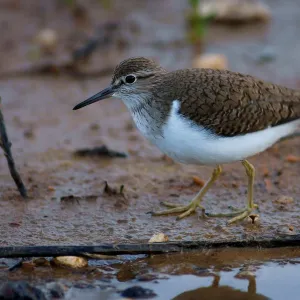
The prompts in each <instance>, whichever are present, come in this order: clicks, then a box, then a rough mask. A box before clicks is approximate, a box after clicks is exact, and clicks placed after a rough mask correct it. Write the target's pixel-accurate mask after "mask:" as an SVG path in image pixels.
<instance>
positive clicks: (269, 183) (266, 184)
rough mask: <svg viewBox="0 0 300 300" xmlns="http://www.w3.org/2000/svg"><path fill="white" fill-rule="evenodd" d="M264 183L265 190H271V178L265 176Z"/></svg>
mask: <svg viewBox="0 0 300 300" xmlns="http://www.w3.org/2000/svg"><path fill="white" fill-rule="evenodd" d="M264 183H265V186H266V190H267V191H268V192H271V191H272V189H273V184H272V181H271V179H268V178H265V179H264Z"/></svg>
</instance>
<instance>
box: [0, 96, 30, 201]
mask: <svg viewBox="0 0 300 300" xmlns="http://www.w3.org/2000/svg"><path fill="white" fill-rule="evenodd" d="M0 140H1V141H0V146H1V148H2V149H3V151H4V154H5V157H6V160H7V163H8V167H9V171H10V174H11V176H12V178H13V180H14V181H15V183H16V185H17V188H18V190H19V192H20V194H21V196H22V197H24V198H26V197H27V191H26V188H25V186H24V184H23V181H22V179H21V176H20V175H19V173H18V171H17V169H16V166H15V162H14V159H13V156H12V153H11V142H10V141H9V139H8V136H7V132H6V127H5V123H4V118H3V114H2V111H1V97H0Z"/></svg>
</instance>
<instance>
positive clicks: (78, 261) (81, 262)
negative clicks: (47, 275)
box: [51, 256, 88, 268]
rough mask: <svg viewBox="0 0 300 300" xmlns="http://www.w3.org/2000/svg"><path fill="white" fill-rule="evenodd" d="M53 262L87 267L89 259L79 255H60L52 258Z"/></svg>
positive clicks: (67, 265) (58, 264)
mask: <svg viewBox="0 0 300 300" xmlns="http://www.w3.org/2000/svg"><path fill="white" fill-rule="evenodd" d="M51 262H52V263H53V264H55V265H57V266H62V267H70V268H85V267H87V266H88V261H87V259H85V258H83V257H77V256H58V257H55V258H53V259H52V261H51Z"/></svg>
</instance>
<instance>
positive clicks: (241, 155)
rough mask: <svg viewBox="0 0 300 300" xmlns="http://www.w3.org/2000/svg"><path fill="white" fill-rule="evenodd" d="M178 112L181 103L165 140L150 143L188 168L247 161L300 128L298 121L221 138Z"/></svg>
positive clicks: (175, 105)
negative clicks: (197, 165)
mask: <svg viewBox="0 0 300 300" xmlns="http://www.w3.org/2000/svg"><path fill="white" fill-rule="evenodd" d="M178 109H179V101H174V102H173V107H172V111H171V114H170V116H169V118H168V120H167V123H166V124H165V125H164V128H163V136H164V137H160V138H156V139H151V138H150V140H151V141H152V142H153V143H155V144H156V145H157V147H159V148H160V150H161V151H162V152H164V153H165V154H167V155H168V156H170V157H171V158H173V159H174V160H176V161H179V162H182V163H186V164H204V165H211V164H222V163H229V162H234V161H239V160H242V159H245V158H247V157H249V156H252V155H255V154H257V153H259V152H262V151H264V150H266V149H267V148H269V147H270V146H272V145H273V144H274V143H275V142H277V141H278V140H279V139H281V138H283V137H285V136H287V135H289V134H292V133H293V132H295V131H296V130H297V128H299V125H300V120H297V121H293V122H290V123H287V124H284V125H280V126H277V127H270V128H267V129H264V130H261V131H258V132H254V133H248V134H246V135H242V136H236V137H218V136H216V135H214V134H211V133H210V132H209V131H208V130H206V129H204V128H200V127H198V126H197V127H196V126H195V125H194V124H193V123H192V122H190V121H188V120H186V119H184V118H183V117H182V116H180V115H179V114H178V113H177V112H178ZM148 138H149V137H148Z"/></svg>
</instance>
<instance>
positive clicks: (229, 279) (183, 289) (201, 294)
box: [110, 261, 300, 300]
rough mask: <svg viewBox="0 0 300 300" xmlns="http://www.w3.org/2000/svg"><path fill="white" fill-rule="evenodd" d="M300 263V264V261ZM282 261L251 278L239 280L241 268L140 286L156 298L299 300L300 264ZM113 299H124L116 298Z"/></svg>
mask: <svg viewBox="0 0 300 300" xmlns="http://www.w3.org/2000/svg"><path fill="white" fill-rule="evenodd" d="M298 263H300V261H298ZM298 263H297V264H292V263H287V264H284V266H283V265H281V261H278V262H269V263H266V264H264V265H263V266H260V267H259V269H258V270H257V271H255V272H253V276H250V275H249V277H248V278H237V277H238V274H239V273H240V269H239V268H235V269H233V270H231V271H221V272H218V273H217V274H215V276H204V277H199V276H195V275H178V276H174V275H173V276H165V275H163V274H161V276H165V277H166V278H167V279H158V280H156V281H155V282H146V283H140V282H139V283H138V285H139V286H141V287H143V288H148V289H151V290H152V291H153V292H154V293H155V294H156V295H157V296H156V297H153V299H157V300H166V299H174V300H175V299H176V300H192V299H195V300H196V299H201V300H206V299H210V300H211V299H216V300H218V299H220V300H221V299H249V300H260V299H261V300H263V299H274V300H277V299H278V300H281V299H285V298H286V299H291V300H293V299H295V300H296V299H299V298H298V297H299V293H300V285H299V281H298V279H299V277H298V274H299V272H300V265H299V264H298ZM118 286H119V288H124V289H125V288H127V287H130V286H132V282H130V283H129V282H126V283H122V284H120V283H119V284H118ZM110 299H120V296H119V295H112V296H111V298H110Z"/></svg>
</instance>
